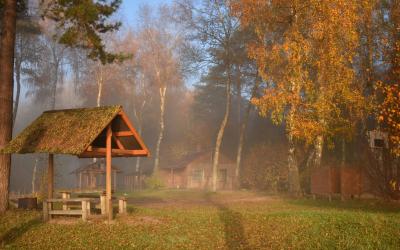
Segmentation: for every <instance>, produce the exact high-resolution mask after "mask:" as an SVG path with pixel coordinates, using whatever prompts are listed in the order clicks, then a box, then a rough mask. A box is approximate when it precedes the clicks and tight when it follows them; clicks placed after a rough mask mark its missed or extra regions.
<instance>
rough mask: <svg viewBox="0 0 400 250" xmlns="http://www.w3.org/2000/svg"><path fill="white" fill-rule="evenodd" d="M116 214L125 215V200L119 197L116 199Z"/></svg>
mask: <svg viewBox="0 0 400 250" xmlns="http://www.w3.org/2000/svg"><path fill="white" fill-rule="evenodd" d="M118 213H120V214H125V213H126V198H125V197H121V198H119V199H118Z"/></svg>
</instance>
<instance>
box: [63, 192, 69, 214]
mask: <svg viewBox="0 0 400 250" xmlns="http://www.w3.org/2000/svg"><path fill="white" fill-rule="evenodd" d="M61 196H62V198H63V199H69V198H71V194H70V193H69V192H61ZM62 209H63V210H64V211H65V210H69V207H68V204H67V203H63V205H62Z"/></svg>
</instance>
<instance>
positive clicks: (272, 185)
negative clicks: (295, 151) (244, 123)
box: [241, 144, 287, 192]
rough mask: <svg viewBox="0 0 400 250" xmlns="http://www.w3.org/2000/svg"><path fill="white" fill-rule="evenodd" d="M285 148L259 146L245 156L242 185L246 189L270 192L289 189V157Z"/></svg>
mask: <svg viewBox="0 0 400 250" xmlns="http://www.w3.org/2000/svg"><path fill="white" fill-rule="evenodd" d="M286 155H287V154H286V149H285V147H284V146H272V145H268V144H257V145H255V146H253V147H252V148H251V149H250V150H249V152H248V153H247V154H246V155H245V157H244V161H243V168H242V175H241V183H242V186H243V187H244V188H250V189H258V190H265V191H270V192H276V191H286V189H287V157H286Z"/></svg>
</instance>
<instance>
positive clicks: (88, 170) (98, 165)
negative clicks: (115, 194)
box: [70, 159, 122, 190]
mask: <svg viewBox="0 0 400 250" xmlns="http://www.w3.org/2000/svg"><path fill="white" fill-rule="evenodd" d="M121 172H122V171H121V170H120V169H119V168H118V167H116V166H114V165H112V166H111V173H112V178H113V189H114V190H116V187H117V174H119V173H121ZM70 174H74V175H75V176H76V185H77V188H78V189H79V190H100V189H104V188H105V185H106V181H105V178H106V177H105V175H106V166H105V163H104V160H103V159H101V160H98V161H97V162H93V163H90V164H88V165H84V166H81V167H79V168H77V169H75V170H74V171H72V172H71V173H70Z"/></svg>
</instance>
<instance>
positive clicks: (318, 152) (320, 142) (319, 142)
mask: <svg viewBox="0 0 400 250" xmlns="http://www.w3.org/2000/svg"><path fill="white" fill-rule="evenodd" d="M314 147H315V158H314V167H315V168H319V167H320V166H321V159H322V150H323V147H324V137H323V136H322V135H319V136H317V138H316V139H315V146H314Z"/></svg>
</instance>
